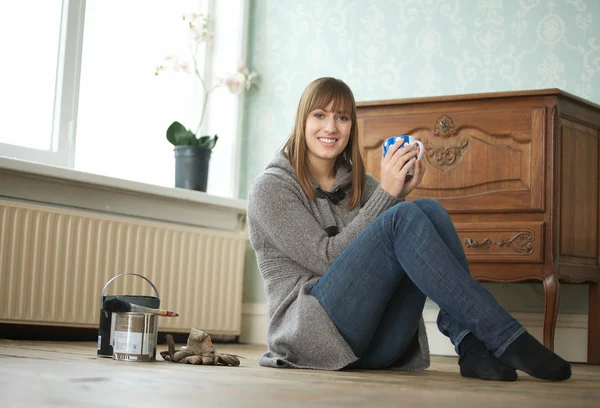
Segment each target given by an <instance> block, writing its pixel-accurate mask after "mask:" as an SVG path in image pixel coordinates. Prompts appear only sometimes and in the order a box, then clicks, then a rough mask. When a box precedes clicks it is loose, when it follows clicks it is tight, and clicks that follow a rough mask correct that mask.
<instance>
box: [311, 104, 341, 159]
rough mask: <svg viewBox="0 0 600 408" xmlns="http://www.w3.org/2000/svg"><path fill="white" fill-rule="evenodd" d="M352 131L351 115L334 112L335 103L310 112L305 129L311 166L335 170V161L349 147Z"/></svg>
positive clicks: (338, 111)
mask: <svg viewBox="0 0 600 408" xmlns="http://www.w3.org/2000/svg"><path fill="white" fill-rule="evenodd" d="M336 108H337V107H336ZM351 129H352V120H351V119H350V113H349V112H345V111H340V110H337V111H335V112H334V103H333V102H330V103H329V104H328V105H327V106H325V107H323V108H318V109H314V110H312V111H310V112H309V113H308V117H307V118H306V127H305V129H304V132H305V136H306V147H307V149H308V150H307V152H306V154H307V156H308V161H309V162H310V164H311V165H312V166H315V167H320V168H322V167H323V165H324V164H327V165H330V166H331V168H333V166H334V164H335V160H336V159H337V157H338V156H339V155H340V154H342V153H343V151H344V149H345V148H346V146H347V145H348V141H349V139H350V131H351Z"/></svg>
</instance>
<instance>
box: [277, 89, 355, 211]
mask: <svg viewBox="0 0 600 408" xmlns="http://www.w3.org/2000/svg"><path fill="white" fill-rule="evenodd" d="M331 102H333V108H332V111H333V112H338V111H344V112H349V113H350V116H351V120H352V128H351V129H350V138H349V140H348V145H347V146H346V148H345V149H344V152H343V154H340V155H339V156H338V158H337V159H336V163H335V165H336V168H339V167H340V166H343V165H350V166H352V192H351V197H350V200H349V202H348V209H353V208H355V207H356V206H358V205H359V203H360V197H361V195H362V188H363V183H364V179H365V166H364V163H363V160H362V157H361V155H360V149H359V147H358V126H357V123H356V102H355V100H354V95H353V94H352V91H351V90H350V87H348V85H346V84H345V83H344V82H343V81H341V80H339V79H336V78H329V77H326V78H319V79H315V80H314V81H312V82H311V83H310V84H308V86H307V87H306V89H305V90H304V92H303V93H302V96H301V97H300V102H298V111H297V112H296V122H295V124H294V129H293V130H292V131H291V133H290V135H289V137H288V139H287V141H286V142H285V144H284V146H283V148H282V149H281V151H282V152H283V153H284V154H286V155H287V157H288V159H289V160H290V163H291V164H292V167H294V169H295V170H296V177H297V178H298V182H299V183H300V186H302V189H303V190H304V193H305V194H306V195H307V197H309V198H310V199H311V200H314V199H315V198H316V193H315V186H313V185H312V183H311V179H310V173H309V171H308V156H307V154H306V151H307V145H306V133H305V127H306V120H307V118H308V114H309V113H310V112H312V111H313V110H315V109H325V108H326V107H327V105H329V104H330V103H331ZM348 162H349V163H348Z"/></svg>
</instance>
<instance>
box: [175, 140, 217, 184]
mask: <svg viewBox="0 0 600 408" xmlns="http://www.w3.org/2000/svg"><path fill="white" fill-rule="evenodd" d="M173 151H174V152H175V187H181V188H187V189H189V190H197V191H206V183H207V181H208V163H209V161H210V152H211V150H210V149H207V148H205V147H197V146H175V149H173Z"/></svg>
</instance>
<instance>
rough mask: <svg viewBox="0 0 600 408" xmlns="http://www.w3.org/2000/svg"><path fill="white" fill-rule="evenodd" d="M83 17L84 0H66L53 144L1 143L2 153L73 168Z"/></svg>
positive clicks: (59, 58)
mask: <svg viewBox="0 0 600 408" xmlns="http://www.w3.org/2000/svg"><path fill="white" fill-rule="evenodd" d="M84 17H85V0H63V3H62V14H61V29H60V37H59V47H58V59H57V71H56V91H55V98H54V112H53V117H52V134H51V148H50V149H49V150H39V149H33V148H29V147H22V146H16V145H12V144H8V143H0V151H1V152H2V156H7V157H10V158H16V159H20V160H27V161H33V162H38V163H43V164H49V165H53V166H60V167H69V168H73V166H74V163H75V129H76V126H77V100H78V97H79V77H80V73H81V51H82V46H83V22H84Z"/></svg>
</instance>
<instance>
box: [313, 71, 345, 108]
mask: <svg viewBox="0 0 600 408" xmlns="http://www.w3.org/2000/svg"><path fill="white" fill-rule="evenodd" d="M314 96H315V97H314V100H313V103H312V104H311V105H312V106H311V107H310V108H309V111H313V110H315V109H323V110H326V108H327V107H328V106H329V104H330V103H333V106H332V107H331V111H332V112H343V113H345V114H347V115H353V113H354V112H353V109H352V107H353V106H354V97H353V96H352V91H351V90H350V88H348V86H347V85H346V84H344V83H343V82H341V81H338V80H336V79H333V78H332V80H331V81H325V82H323V83H322V84H321V89H320V90H318V91H317V92H315V93H314Z"/></svg>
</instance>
